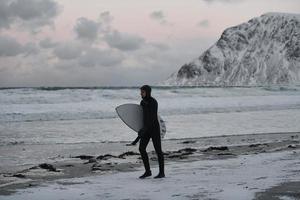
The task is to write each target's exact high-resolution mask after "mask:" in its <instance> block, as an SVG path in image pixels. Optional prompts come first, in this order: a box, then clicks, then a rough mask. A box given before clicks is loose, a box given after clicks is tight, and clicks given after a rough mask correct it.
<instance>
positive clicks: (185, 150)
mask: <svg viewBox="0 0 300 200" xmlns="http://www.w3.org/2000/svg"><path fill="white" fill-rule="evenodd" d="M195 151H197V149H194V148H190V147H188V148H184V149H179V150H178V151H177V152H179V153H182V152H195Z"/></svg>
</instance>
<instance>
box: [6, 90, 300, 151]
mask: <svg viewBox="0 0 300 200" xmlns="http://www.w3.org/2000/svg"><path fill="white" fill-rule="evenodd" d="M153 96H154V97H155V98H156V99H157V101H158V104H159V112H160V115H161V116H162V117H163V119H165V121H166V124H167V136H166V138H186V137H201V136H214V135H231V134H249V133H262V132H293V131H300V123H299V120H298V119H300V87H299V86H293V87H268V88H263V87H253V88H235V87H232V88H154V89H153ZM139 102H140V94H139V89H138V88H94V89H92V88H90V89H70V88H66V89H60V90H56V89H48V90H45V89H40V88H21V89H2V90H0V145H11V144H14V145H16V144H56V143H81V142H100V141H120V140H131V139H133V138H134V135H133V133H134V132H133V131H132V130H130V129H129V128H128V127H126V126H125V125H124V124H123V123H122V121H121V120H119V118H118V117H117V115H116V112H115V107H116V106H118V105H120V104H123V103H139Z"/></svg>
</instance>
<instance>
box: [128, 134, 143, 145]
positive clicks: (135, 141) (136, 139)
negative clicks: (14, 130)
mask: <svg viewBox="0 0 300 200" xmlns="http://www.w3.org/2000/svg"><path fill="white" fill-rule="evenodd" d="M140 138H141V137H140V136H137V137H136V138H135V140H134V141H133V142H131V143H130V144H126V145H127V146H130V145H136V143H137V142H138V141H139V140H140Z"/></svg>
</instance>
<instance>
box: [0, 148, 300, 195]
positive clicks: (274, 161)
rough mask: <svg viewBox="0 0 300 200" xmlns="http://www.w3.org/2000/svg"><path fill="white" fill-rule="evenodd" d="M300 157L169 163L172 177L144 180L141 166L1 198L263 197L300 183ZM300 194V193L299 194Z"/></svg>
mask: <svg viewBox="0 0 300 200" xmlns="http://www.w3.org/2000/svg"><path fill="white" fill-rule="evenodd" d="M299 159H300V151H299V150H297V151H292V152H275V153H262V154H256V155H243V156H239V157H237V158H229V159H223V160H202V161H195V162H184V163H172V164H171V163H168V164H167V165H166V169H167V178H165V179H161V180H155V179H152V178H149V179H146V180H138V178H137V177H138V176H139V175H140V174H141V173H142V172H143V169H142V168H140V169H139V170H138V171H135V172H123V173H117V174H106V175H102V176H93V177H85V178H74V179H65V180H64V179H63V180H58V181H52V182H47V183H44V184H42V185H41V186H40V187H34V188H29V189H26V190H19V191H18V193H16V194H14V195H12V196H4V197H2V198H1V199H3V200H10V199H15V200H17V199H20V200H21V199H31V200H38V199H45V200H46V199H222V200H227V199H228V200H235V199H237V200H240V199H243V200H247V199H249V200H250V199H253V198H254V197H255V198H258V199H259V196H260V195H262V194H257V192H260V191H263V190H265V189H268V188H269V187H271V186H276V185H279V184H280V183H282V182H287V181H290V182H295V181H298V182H295V183H296V184H298V186H300V182H299V180H300V173H299V171H298V170H299ZM270 169H271V170H270ZM152 171H153V172H157V171H158V169H157V168H154V169H152ZM293 192H296V191H293ZM288 194H289V195H291V196H289V195H280V194H279V195H277V196H276V197H278V198H280V199H281V197H282V199H283V198H284V196H286V197H288V199H294V198H293V196H292V195H293V194H294V193H292V192H291V191H290V192H289V193H288ZM295 194H298V197H299V192H298V193H295ZM268 199H271V198H270V197H269V198H268ZM295 199H296V198H295Z"/></svg>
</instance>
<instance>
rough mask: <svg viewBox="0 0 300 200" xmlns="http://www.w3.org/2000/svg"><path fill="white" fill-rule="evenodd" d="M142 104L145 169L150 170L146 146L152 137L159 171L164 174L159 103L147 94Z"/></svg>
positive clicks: (141, 138) (141, 136) (142, 141)
mask: <svg viewBox="0 0 300 200" xmlns="http://www.w3.org/2000/svg"><path fill="white" fill-rule="evenodd" d="M140 105H141V106H142V108H143V119H144V126H143V128H142V129H141V131H139V137H140V146H139V151H140V153H141V157H142V160H143V163H144V167H145V170H146V172H149V171H150V165H149V158H148V154H147V151H146V148H147V145H148V143H149V140H150V138H151V139H152V143H153V146H154V149H155V152H156V154H157V157H158V163H159V173H160V174H164V157H163V152H162V148H161V136H160V127H159V122H158V119H157V108H158V103H157V101H156V100H155V99H154V98H153V97H151V96H149V95H147V96H146V97H145V98H143V100H142V101H141V103H140Z"/></svg>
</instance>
